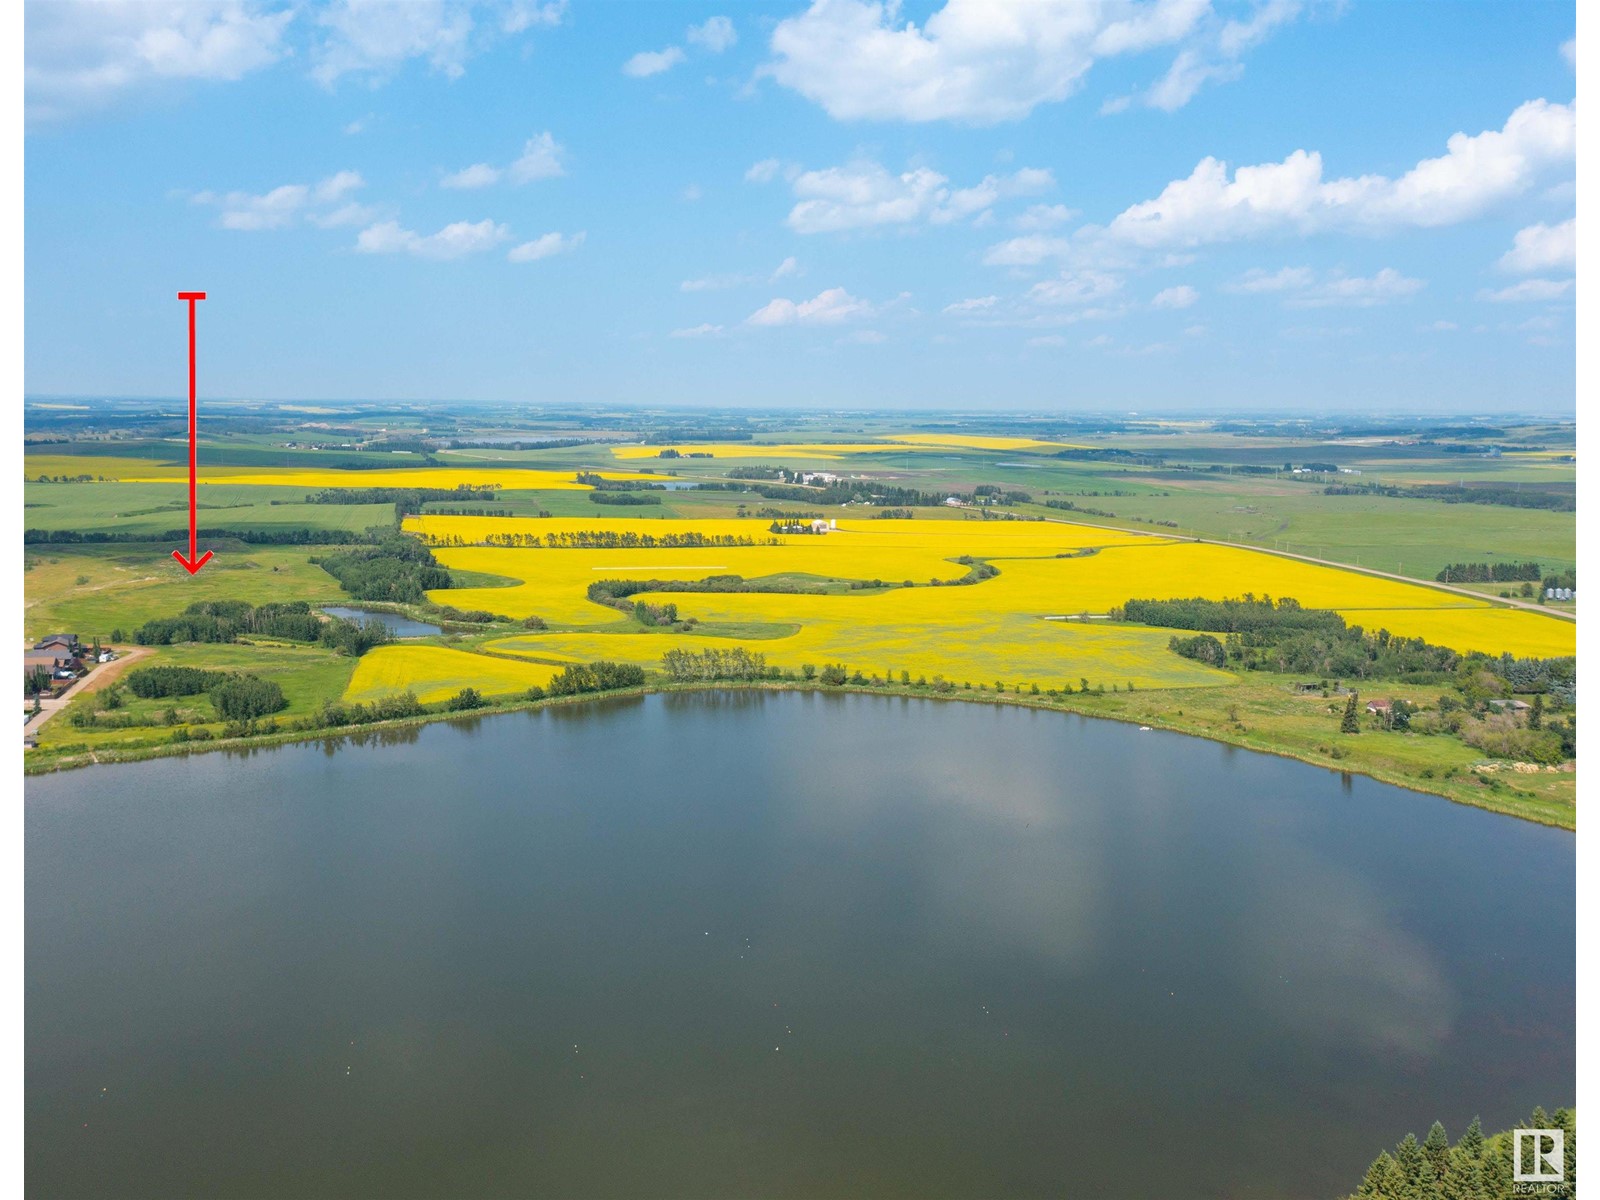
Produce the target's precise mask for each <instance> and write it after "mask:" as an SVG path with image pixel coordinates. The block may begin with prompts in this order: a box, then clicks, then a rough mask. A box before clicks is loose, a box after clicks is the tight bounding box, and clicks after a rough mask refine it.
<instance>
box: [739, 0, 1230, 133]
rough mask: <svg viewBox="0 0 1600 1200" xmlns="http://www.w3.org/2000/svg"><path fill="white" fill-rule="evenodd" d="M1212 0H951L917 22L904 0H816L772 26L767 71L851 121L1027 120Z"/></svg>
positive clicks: (1183, 30) (1187, 26) (1159, 40)
mask: <svg viewBox="0 0 1600 1200" xmlns="http://www.w3.org/2000/svg"><path fill="white" fill-rule="evenodd" d="M1209 11H1210V4H1209V0H1149V2H1148V3H1141V2H1139V0H1104V2H1097V3H1084V2H1083V0H948V3H946V4H945V6H944V7H943V8H940V9H938V10H937V11H936V12H934V13H932V14H931V15H930V16H929V17H928V18H927V20H926V21H925V22H924V23H923V24H922V25H921V26H918V25H917V24H916V23H915V22H914V21H910V20H908V19H906V18H905V17H904V16H903V14H902V12H901V7H900V5H899V4H898V3H895V2H893V0H889V2H876V0H813V2H812V4H811V6H810V7H809V8H808V9H806V11H805V12H803V13H801V14H800V15H798V16H794V17H789V18H787V19H786V20H783V21H780V22H779V23H778V25H777V26H776V27H775V28H774V30H773V32H772V40H771V49H772V54H773V60H772V62H770V63H769V64H768V65H767V66H766V67H765V68H764V69H763V70H764V73H765V74H767V75H770V76H771V77H772V78H773V79H775V80H776V81H777V82H778V83H779V84H781V85H783V86H784V87H788V88H792V89H793V90H795V91H797V92H799V93H800V94H801V95H803V96H805V97H807V98H808V99H810V100H812V101H815V102H816V103H818V104H820V105H821V106H822V107H823V108H824V109H825V110H827V112H828V113H829V114H830V115H831V116H834V117H836V118H839V119H842V120H861V119H869V120H901V121H941V120H953V121H962V122H968V123H972V124H993V123H995V122H998V121H1014V120H1020V119H1021V118H1023V117H1025V116H1027V115H1028V114H1029V113H1030V112H1031V111H1033V109H1034V108H1035V107H1036V106H1037V105H1039V104H1043V103H1047V102H1050V101H1057V100H1063V99H1065V98H1066V97H1067V96H1069V95H1071V94H1072V93H1073V92H1075V91H1076V90H1077V89H1078V88H1079V87H1080V86H1081V84H1082V82H1083V78H1084V76H1085V74H1086V73H1087V72H1088V70H1089V68H1090V67H1091V66H1092V65H1093V63H1094V62H1095V60H1096V59H1097V58H1102V57H1106V56H1109V55H1117V54H1128V53H1136V52H1139V51H1142V50H1148V49H1151V48H1152V47H1155V46H1163V45H1172V44H1175V43H1178V42H1180V41H1182V40H1183V39H1184V38H1185V37H1187V36H1188V35H1189V34H1190V33H1191V32H1192V31H1193V30H1194V29H1195V27H1196V25H1197V24H1198V23H1199V22H1200V21H1201V20H1202V19H1203V18H1204V17H1205V16H1206V15H1207V14H1208V13H1209Z"/></svg>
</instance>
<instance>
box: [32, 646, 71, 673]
mask: <svg viewBox="0 0 1600 1200" xmlns="http://www.w3.org/2000/svg"><path fill="white" fill-rule="evenodd" d="M77 665H78V664H77V661H76V660H75V659H74V658H73V657H72V656H71V655H70V654H63V653H61V652H59V651H56V650H28V651H25V652H24V653H23V655H22V673H23V675H25V676H26V675H30V674H32V673H33V672H34V671H36V670H39V669H41V668H43V669H44V670H45V671H48V672H49V673H50V678H51V679H71V678H72V677H73V675H74V674H75V673H76V668H77Z"/></svg>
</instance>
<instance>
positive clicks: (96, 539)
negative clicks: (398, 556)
mask: <svg viewBox="0 0 1600 1200" xmlns="http://www.w3.org/2000/svg"><path fill="white" fill-rule="evenodd" d="M379 528H380V529H382V528H383V527H381V526H380V527H379ZM188 536H189V531H188V530H187V529H169V530H167V531H166V532H164V533H136V532H133V531H130V530H120V529H119V530H115V531H108V530H101V529H94V530H88V531H84V530H79V529H27V530H24V531H23V534H22V540H23V542H24V543H25V544H28V545H50V546H57V545H94V546H98V545H124V544H127V543H130V542H134V543H137V542H182V541H183V540H184V539H185V538H187V537H188ZM379 536H380V535H379V533H376V532H374V531H373V530H371V529H368V530H365V531H362V532H359V533H358V532H356V531H355V530H353V529H312V528H310V527H307V526H298V525H297V526H292V527H286V526H275V527H273V528H269V529H229V528H227V527H225V526H218V527H213V528H207V529H198V530H196V531H195V537H197V538H198V539H199V540H200V541H201V542H202V543H204V542H208V541H210V542H215V541H236V542H244V543H245V544H246V545H250V546H352V545H360V544H362V543H364V542H372V541H375V540H376V539H377V538H378V537H379Z"/></svg>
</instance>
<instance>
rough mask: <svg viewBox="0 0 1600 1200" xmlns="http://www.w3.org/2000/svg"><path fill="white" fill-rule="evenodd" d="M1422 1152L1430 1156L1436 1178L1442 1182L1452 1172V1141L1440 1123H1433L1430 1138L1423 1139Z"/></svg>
mask: <svg viewBox="0 0 1600 1200" xmlns="http://www.w3.org/2000/svg"><path fill="white" fill-rule="evenodd" d="M1422 1152H1423V1153H1424V1154H1426V1155H1427V1156H1428V1163H1429V1165H1430V1166H1432V1167H1433V1175H1434V1178H1435V1179H1437V1180H1440V1181H1441V1182H1442V1181H1443V1180H1444V1178H1445V1176H1446V1175H1447V1174H1449V1171H1450V1139H1449V1137H1448V1136H1446V1134H1445V1131H1444V1126H1443V1125H1442V1124H1440V1123H1439V1122H1438V1121H1435V1122H1434V1123H1433V1128H1432V1129H1430V1130H1428V1136H1427V1137H1426V1138H1425V1139H1423V1142H1422Z"/></svg>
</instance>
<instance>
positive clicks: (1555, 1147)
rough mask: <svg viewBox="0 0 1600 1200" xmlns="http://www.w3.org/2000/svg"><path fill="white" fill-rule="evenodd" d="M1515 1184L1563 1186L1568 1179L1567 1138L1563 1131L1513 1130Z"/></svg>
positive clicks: (1512, 1173)
mask: <svg viewBox="0 0 1600 1200" xmlns="http://www.w3.org/2000/svg"><path fill="white" fill-rule="evenodd" d="M1511 1136H1512V1138H1513V1139H1514V1140H1513V1141H1512V1143H1511V1144H1512V1146H1513V1148H1514V1150H1515V1153H1516V1157H1515V1158H1514V1159H1513V1160H1512V1163H1511V1179H1512V1181H1513V1182H1514V1183H1561V1182H1563V1181H1564V1180H1565V1179H1566V1176H1567V1167H1566V1163H1567V1146H1566V1134H1565V1133H1564V1132H1563V1131H1562V1130H1560V1129H1513V1130H1512V1131H1511Z"/></svg>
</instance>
